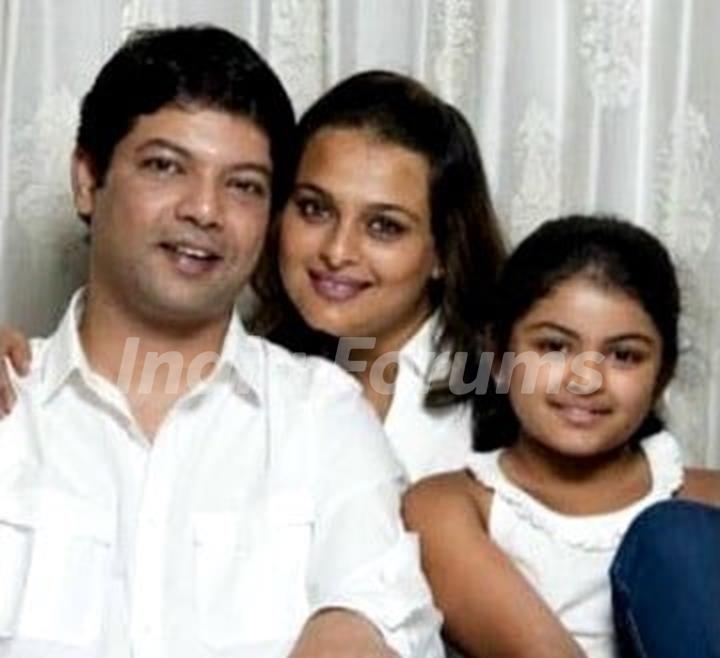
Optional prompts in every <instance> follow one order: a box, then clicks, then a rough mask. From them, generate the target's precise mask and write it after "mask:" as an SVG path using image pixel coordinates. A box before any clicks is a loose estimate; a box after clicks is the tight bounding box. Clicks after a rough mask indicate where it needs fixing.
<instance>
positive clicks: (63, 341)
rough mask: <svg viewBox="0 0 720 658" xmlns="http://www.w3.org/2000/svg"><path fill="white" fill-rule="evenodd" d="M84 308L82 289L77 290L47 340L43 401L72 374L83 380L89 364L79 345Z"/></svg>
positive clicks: (88, 371) (83, 291)
mask: <svg viewBox="0 0 720 658" xmlns="http://www.w3.org/2000/svg"><path fill="white" fill-rule="evenodd" d="M84 306H85V289H84V288H81V289H80V290H77V291H76V292H75V294H74V295H73V296H72V299H71V300H70V304H69V305H68V308H67V310H66V311H65V315H64V316H63V318H62V320H61V321H60V324H59V325H58V328H57V329H56V330H55V333H54V334H53V335H52V336H51V337H50V340H49V344H48V348H47V352H46V358H45V363H44V369H43V375H42V381H43V389H44V391H43V396H42V398H43V401H47V400H49V399H50V398H51V397H52V396H53V395H54V394H55V393H56V392H57V391H58V390H59V389H60V388H61V387H62V386H63V384H65V382H66V381H67V380H68V379H69V378H70V377H71V375H73V374H76V373H77V374H79V375H80V376H82V377H83V378H85V379H87V378H88V376H89V375H90V374H91V369H90V364H89V363H88V361H87V358H86V357H85V352H84V351H83V348H82V345H81V343H80V333H79V327H80V320H81V318H82V312H83V308H84Z"/></svg>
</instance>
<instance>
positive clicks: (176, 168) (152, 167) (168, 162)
mask: <svg viewBox="0 0 720 658" xmlns="http://www.w3.org/2000/svg"><path fill="white" fill-rule="evenodd" d="M140 165H141V167H142V168H143V169H145V170H147V171H151V172H153V173H156V174H165V175H173V174H180V173H182V166H181V165H180V163H179V162H177V161H176V160H173V159H172V158H163V157H160V156H154V157H150V158H145V159H144V160H143V161H142V162H141V163H140Z"/></svg>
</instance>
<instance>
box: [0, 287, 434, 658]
mask: <svg viewBox="0 0 720 658" xmlns="http://www.w3.org/2000/svg"><path fill="white" fill-rule="evenodd" d="M81 305H82V298H81V295H80V294H78V295H76V296H75V298H74V300H73V302H72V304H71V306H70V308H69V309H68V312H67V313H66V316H65V318H64V319H63V321H62V323H61V324H60V326H59V328H58V330H57V332H56V333H55V335H53V336H52V337H51V338H50V339H47V340H36V341H34V342H33V369H32V372H31V374H30V375H29V376H28V377H27V378H25V379H23V380H21V381H20V385H19V387H20V390H19V391H18V404H17V405H16V407H15V409H14V410H13V412H12V414H11V415H10V416H9V417H8V418H7V419H5V420H3V421H2V422H0V658H35V657H37V658H40V657H41V656H42V658H87V657H97V658H130V657H131V656H132V657H133V658H165V657H167V658H171V657H172V658H191V657H192V658H202V657H204V656H207V657H220V656H222V657H227V658H229V657H232V658H244V657H246V656H247V657H248V658H250V657H252V658H265V657H267V658H270V657H280V656H286V655H287V654H288V652H289V651H290V649H291V647H292V645H293V642H294V640H295V639H296V637H297V635H298V633H299V632H300V630H301V628H302V625H303V623H304V622H305V621H306V619H307V618H308V616H309V615H311V614H313V612H314V611H316V610H318V609H322V608H326V607H343V608H349V609H351V610H354V611H357V612H359V613H361V614H363V615H365V616H366V617H367V618H369V619H370V620H371V621H372V622H373V623H374V624H375V625H376V626H377V628H378V629H379V630H380V631H381V632H382V634H383V635H384V637H385V638H386V640H387V641H388V643H389V644H390V645H391V646H392V647H393V648H394V650H395V651H397V652H398V653H399V654H400V655H401V656H418V657H425V656H427V657H429V658H434V657H435V656H441V655H442V648H441V644H440V641H439V638H438V634H437V632H438V627H439V615H438V613H437V611H436V610H435V608H434V607H433V605H432V601H431V597H430V593H429V590H428V588H427V585H426V583H425V581H424V579H423V577H422V574H421V572H420V569H419V565H418V551H417V545H416V542H415V539H414V537H413V536H410V535H408V534H407V533H405V532H404V530H403V529H402V524H401V522H400V518H399V495H400V492H401V489H402V487H403V485H404V482H403V479H402V474H401V469H400V468H399V466H398V465H397V463H396V462H395V461H394V459H393V458H392V456H391V454H390V451H389V448H388V445H387V440H386V438H385V436H384V434H383V431H382V428H381V426H380V424H379V422H378V420H377V419H376V418H375V416H374V414H373V413H372V412H371V409H370V407H369V405H368V404H367V403H366V402H365V401H364V399H363V398H362V396H361V393H360V389H359V386H357V384H356V383H355V382H354V381H353V380H352V379H351V378H350V377H349V376H348V375H347V374H345V373H343V372H342V371H340V369H339V368H337V367H336V366H334V365H332V364H330V363H327V362H324V361H322V360H320V359H312V358H302V357H298V356H294V355H291V354H290V353H288V352H286V351H285V350H283V349H281V348H279V347H277V346H275V345H272V344H271V343H268V342H267V341H265V340H263V339H260V338H257V337H252V336H249V335H247V334H246V333H245V331H244V329H243V327H242V325H241V323H240V322H239V321H238V320H237V319H236V318H233V320H232V322H231V324H230V327H229V330H228V333H227V336H226V339H225V343H224V347H223V351H222V354H221V356H220V361H219V363H218V365H217V367H216V369H215V371H214V373H213V375H212V376H211V377H210V378H208V379H207V380H205V381H204V382H202V383H201V384H199V385H198V386H196V387H195V388H194V389H192V390H191V391H190V393H189V394H187V395H186V396H184V397H183V398H181V399H180V400H179V401H178V403H177V404H176V405H175V406H174V407H173V408H172V410H171V411H170V413H169V415H168V416H167V418H166V419H165V420H164V422H163V424H162V425H161V426H160V428H159V430H158V432H157V434H156V436H155V439H154V442H153V444H152V445H151V444H150V443H149V442H148V441H147V439H146V438H145V437H144V436H143V434H142V432H141V431H140V429H139V428H138V426H137V424H136V422H135V421H134V420H133V417H132V415H131V413H130V410H129V407H128V405H127V402H126V400H125V398H124V396H123V395H122V394H121V392H120V390H119V389H118V388H116V387H115V386H113V385H112V384H110V383H109V382H108V381H106V380H104V379H102V378H101V377H99V376H98V375H96V374H95V373H93V372H92V371H91V369H90V368H89V366H88V364H87V361H86V359H85V356H84V353H83V351H82V348H81V345H80V341H79V336H78V330H77V323H78V317H79V314H80V312H81ZM136 367H142V364H137V366H136Z"/></svg>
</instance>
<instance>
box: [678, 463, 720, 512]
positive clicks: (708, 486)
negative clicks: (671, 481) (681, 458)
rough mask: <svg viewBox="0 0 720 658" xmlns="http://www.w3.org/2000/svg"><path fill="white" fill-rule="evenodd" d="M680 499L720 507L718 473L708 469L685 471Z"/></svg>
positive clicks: (719, 472) (719, 478)
mask: <svg viewBox="0 0 720 658" xmlns="http://www.w3.org/2000/svg"><path fill="white" fill-rule="evenodd" d="M680 498H684V499H686V500H693V501H695V502H697V503H705V504H706V505H714V506H716V507H720V471H716V470H712V469H709V468H688V469H685V484H684V485H683V488H682V490H681V492H680Z"/></svg>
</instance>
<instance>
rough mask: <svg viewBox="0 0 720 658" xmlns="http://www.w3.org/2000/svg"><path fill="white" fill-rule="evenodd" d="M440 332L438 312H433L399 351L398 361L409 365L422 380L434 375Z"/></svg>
mask: <svg viewBox="0 0 720 658" xmlns="http://www.w3.org/2000/svg"><path fill="white" fill-rule="evenodd" d="M440 331H441V327H440V312H439V311H435V312H434V313H433V314H432V315H431V316H430V317H429V318H428V319H427V320H425V322H424V323H423V324H422V325H421V326H420V328H419V329H418V330H417V331H416V332H415V334H414V335H413V336H412V338H410V340H408V341H407V342H406V343H405V345H403V347H402V349H401V350H400V360H401V361H403V362H405V363H407V364H408V365H410V366H411V367H412V369H413V370H414V371H415V372H416V374H417V375H418V376H419V377H422V378H423V379H428V378H429V377H430V376H431V375H432V374H434V373H435V370H436V368H435V367H434V362H435V357H436V356H437V354H438V352H439V351H440V348H439V346H438V343H439V339H440Z"/></svg>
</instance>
